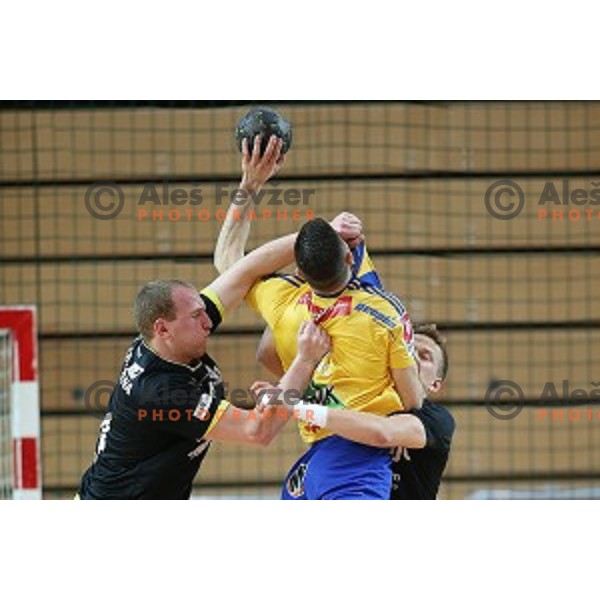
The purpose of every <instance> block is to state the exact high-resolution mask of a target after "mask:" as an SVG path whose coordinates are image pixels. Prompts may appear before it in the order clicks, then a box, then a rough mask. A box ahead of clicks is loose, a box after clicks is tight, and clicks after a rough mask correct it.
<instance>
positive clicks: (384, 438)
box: [372, 422, 397, 448]
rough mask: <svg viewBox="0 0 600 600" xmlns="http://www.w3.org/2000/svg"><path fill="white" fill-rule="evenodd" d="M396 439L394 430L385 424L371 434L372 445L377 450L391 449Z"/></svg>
mask: <svg viewBox="0 0 600 600" xmlns="http://www.w3.org/2000/svg"><path fill="white" fill-rule="evenodd" d="M396 437H397V436H396V434H395V431H394V429H393V428H392V427H389V424H388V423H387V422H385V423H382V424H381V425H380V426H379V427H378V428H377V429H376V430H375V431H374V432H373V442H372V445H373V446H376V447H377V448H391V447H393V446H394V445H395V443H396Z"/></svg>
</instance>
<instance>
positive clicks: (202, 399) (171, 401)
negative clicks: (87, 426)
mask: <svg viewBox="0 0 600 600" xmlns="http://www.w3.org/2000/svg"><path fill="white" fill-rule="evenodd" d="M172 287H173V289H176V287H175V286H172ZM200 299H201V300H202V301H203V302H204V305H205V307H206V316H207V317H208V319H210V321H207V325H208V322H210V323H211V326H210V332H214V331H215V329H216V328H217V327H218V325H219V323H220V322H221V314H220V312H219V310H218V308H217V306H216V305H215V303H214V302H213V301H212V300H211V299H210V298H209V297H208V296H206V295H204V294H200ZM223 397H224V394H223V380H222V377H221V372H220V371H219V368H218V367H217V365H216V363H215V362H214V360H213V359H212V358H211V357H210V356H209V355H208V354H204V355H202V357H201V358H199V359H197V360H196V361H195V362H192V364H185V363H176V362H172V361H169V360H165V359H164V358H161V357H160V356H159V355H158V354H157V353H156V351H155V350H153V349H152V348H151V347H150V346H149V345H148V343H147V342H146V341H144V339H143V337H142V336H140V337H139V338H137V339H136V340H135V341H134V342H133V344H132V346H131V347H130V348H129V351H128V352H127V355H126V357H125V361H124V362H123V366H122V368H121V374H120V376H119V383H118V384H117V385H116V386H115V388H114V390H113V392H112V395H111V397H110V402H109V406H108V413H107V414H106V416H105V417H104V420H103V421H102V424H101V426H100V433H99V437H98V442H97V445H96V456H95V458H94V462H93V464H92V466H91V467H90V468H89V469H88V470H87V471H86V472H85V474H84V475H83V478H82V480H81V487H80V490H79V495H80V497H81V498H82V499H96V498H99V499H108V498H131V499H134V498H139V499H142V498H165V499H186V498H189V496H190V492H191V486H192V480H193V479H194V477H195V475H196V473H197V472H198V469H199V468H200V464H201V463H202V460H203V459H204V457H205V455H206V452H207V450H208V446H209V442H208V441H206V440H204V439H203V438H204V435H205V434H206V432H207V431H208V428H209V426H210V423H211V420H212V418H214V415H216V414H217V407H218V406H219V403H220V402H221V400H222V399H223Z"/></svg>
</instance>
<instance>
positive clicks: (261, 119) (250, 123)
mask: <svg viewBox="0 0 600 600" xmlns="http://www.w3.org/2000/svg"><path fill="white" fill-rule="evenodd" d="M259 134H260V135H261V136H262V139H261V143H260V146H261V149H260V154H261V156H262V155H263V154H264V153H265V150H266V149H267V145H268V143H269V138H270V137H271V136H272V135H276V136H277V137H278V138H281V139H283V146H282V148H281V154H285V153H286V152H287V151H288V150H289V149H290V146H291V145H292V126H291V124H290V122H289V121H286V120H285V119H284V118H283V117H282V116H281V115H280V114H279V113H278V112H277V111H276V110H273V109H272V108H269V107H267V106H257V107H256V108H252V109H251V110H250V111H249V112H248V113H247V114H246V115H244V116H243V117H242V118H241V119H240V122H239V123H238V125H237V127H236V129H235V139H236V140H237V145H238V148H239V150H240V152H241V151H242V140H243V139H244V138H248V150H249V151H250V154H252V149H253V147H254V138H255V137H256V136H257V135H259Z"/></svg>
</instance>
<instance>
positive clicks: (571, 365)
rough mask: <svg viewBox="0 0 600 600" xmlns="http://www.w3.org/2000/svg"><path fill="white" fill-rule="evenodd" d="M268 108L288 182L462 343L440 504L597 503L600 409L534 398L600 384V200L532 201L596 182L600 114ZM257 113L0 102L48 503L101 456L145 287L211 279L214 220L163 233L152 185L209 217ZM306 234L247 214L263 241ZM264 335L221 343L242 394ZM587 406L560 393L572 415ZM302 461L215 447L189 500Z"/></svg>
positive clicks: (12, 261)
mask: <svg viewBox="0 0 600 600" xmlns="http://www.w3.org/2000/svg"><path fill="white" fill-rule="evenodd" d="M264 104H269V105H271V106H274V107H275V108H277V109H278V110H280V111H281V112H282V114H283V115H284V116H285V117H287V118H288V119H289V120H290V121H291V122H292V124H293V127H294V141H293V146H292V149H291V151H290V154H289V157H288V160H287V163H286V165H285V167H284V169H283V170H282V172H281V174H280V177H279V178H278V181H279V182H280V183H279V186H280V187H282V188H292V187H293V188H309V189H314V190H315V193H314V194H313V195H312V197H311V200H310V204H309V208H311V209H313V210H314V211H315V212H316V214H317V215H319V216H323V217H326V218H332V217H333V216H335V214H337V213H338V212H340V211H342V210H350V211H352V212H354V213H356V214H357V215H359V216H360V217H361V218H362V219H363V222H364V224H365V230H366V235H367V243H368V247H369V249H370V253H371V256H372V258H373V260H374V262H375V263H376V266H377V268H378V271H379V273H380V275H381V276H382V279H383V283H384V285H385V287H386V288H387V289H389V290H391V291H394V292H395V293H397V294H398V295H399V296H400V297H401V298H402V299H403V300H404V301H405V303H406V305H407V307H408V309H409V312H410V313H411V316H412V319H413V321H414V322H420V321H433V322H436V323H438V325H439V327H440V329H442V330H443V331H444V332H445V333H446V335H447V338H448V342H449V353H450V372H449V379H448V384H447V388H446V392H445V394H444V399H443V401H444V402H445V403H446V404H447V406H448V407H449V408H450V409H451V410H452V412H453V414H454V416H455V419H456V422H457V430H456V434H455V439H454V446H453V451H452V453H451V458H450V463H449V466H448V469H447V471H446V475H445V478H444V483H443V487H442V490H441V493H440V497H441V498H465V497H490V496H493V495H494V494H506V493H507V491H508V490H514V491H520V492H521V493H522V494H523V495H524V496H527V497H531V496H536V495H539V496H565V497H577V496H578V495H581V496H586V497H589V496H592V495H595V494H596V489H595V488H596V486H598V479H599V478H600V406H595V407H592V408H594V410H593V418H592V419H591V420H587V418H586V417H584V416H583V413H582V416H581V418H580V420H571V419H569V418H568V416H567V412H565V413H564V415H565V416H564V418H563V420H562V421H560V420H554V421H553V420H552V419H550V418H546V419H540V418H539V409H540V407H541V403H540V401H539V397H540V394H541V392H542V390H543V389H544V386H545V384H546V382H549V381H550V382H555V384H556V387H557V389H558V390H559V392H561V390H562V387H561V386H562V382H563V380H568V381H569V387H570V389H571V390H572V389H574V388H583V389H585V390H588V391H590V390H592V389H594V387H596V388H598V387H600V367H599V365H598V360H597V350H596V349H597V348H598V345H599V343H600V285H599V284H598V272H599V266H600V260H599V258H598V257H599V252H600V244H599V239H600V238H599V232H600V219H599V218H598V212H599V210H600V206H590V208H592V209H593V212H594V215H595V216H594V217H593V219H592V220H591V221H589V222H588V221H585V220H584V219H581V220H579V221H569V220H568V219H566V218H565V219H563V220H562V221H551V220H539V219H538V205H537V199H538V198H539V196H540V192H541V191H542V189H543V187H544V184H545V182H547V181H552V182H555V183H556V185H557V189H559V190H560V189H561V187H562V182H563V180H565V179H566V180H568V181H569V184H570V186H571V189H574V188H584V189H587V190H591V189H595V188H594V187H593V182H596V183H598V184H599V185H600V172H599V171H598V165H600V143H599V141H598V140H599V139H600V137H599V135H598V134H599V131H600V103H574V102H548V103H540V102H534V103H524V102H514V103H506V102H503V103H479V102H460V103H459V102H451V103H442V102H431V103H410V102H404V103H370V102H369V103H367V102H352V103H318V102H310V103H307V102H286V103H264ZM248 107H249V104H247V103H219V102H213V103H207V102H195V103H189V102H188V103H179V102H177V103H168V102H157V103H149V102H135V103H131V102H116V103H99V104H94V103H91V102H73V103H66V102H58V103H50V102H42V103H33V102H31V103H15V102H12V103H4V104H3V105H0V211H1V216H2V218H1V219H0V305H11V304H29V303H31V304H35V305H37V309H38V319H39V328H40V331H39V347H40V365H39V366H40V383H41V416H42V432H41V443H42V453H41V457H42V478H43V490H44V497H46V498H68V497H72V496H73V493H74V491H75V490H76V488H77V486H78V481H79V478H80V476H81V474H82V473H83V471H84V470H85V469H86V468H87V466H88V465H89V463H90V461H91V460H92V457H93V451H94V446H95V440H96V435H97V428H98V425H99V423H100V419H99V417H98V414H96V413H95V412H94V411H92V410H90V406H89V405H90V402H89V401H88V402H86V401H85V398H86V391H87V390H89V389H90V388H92V387H93V386H94V385H95V383H96V382H98V381H115V379H116V377H117V375H118V371H119V366H120V363H121V360H122V358H123V356H124V354H125V352H126V350H127V348H128V346H129V344H130V342H131V339H132V337H133V335H134V331H133V328H132V319H131V310H130V307H131V304H132V300H133V297H134V294H135V292H136V290H137V288H138V287H139V286H140V285H141V284H142V283H144V282H145V281H147V280H150V279H155V278H167V277H169V278H170V277H177V278H182V279H188V280H190V281H193V282H196V283H197V284H198V286H200V287H201V286H203V285H205V284H206V283H208V282H210V281H211V279H212V278H213V277H214V276H215V270H214V268H213V266H212V250H213V247H214V243H215V241H216V238H217V234H218V230H219V228H220V222H218V221H216V220H215V219H214V218H211V219H210V220H208V221H206V222H201V221H198V220H192V221H190V222H187V221H185V220H181V221H178V222H169V220H168V218H167V216H166V214H167V211H168V210H169V209H170V208H173V207H172V206H170V207H169V206H162V207H156V208H163V209H164V211H165V217H164V220H163V221H154V222H153V221H151V220H143V221H140V220H139V218H138V212H137V211H138V208H140V207H139V206H138V199H139V198H140V195H141V193H142V190H143V188H144V184H146V183H147V182H154V183H156V184H157V186H159V187H160V185H162V182H163V181H169V182H170V188H171V189H172V188H173V187H178V188H182V189H185V190H188V191H189V190H191V189H192V188H193V187H195V188H201V190H202V198H203V202H202V205H201V206H200V207H193V208H195V209H198V208H205V209H208V210H210V211H212V212H213V214H214V210H215V209H216V208H218V206H217V205H216V201H215V184H216V183H222V184H227V185H229V188H230V189H231V190H233V189H234V188H235V186H236V184H237V182H238V181H239V178H240V155H239V153H238V151H237V149H236V146H235V142H234V137H233V131H234V128H235V125H236V123H237V121H238V119H239V118H240V117H241V116H242V115H243V114H244V113H245V112H246V111H247V109H248ZM502 179H512V180H514V181H515V182H517V183H518V184H519V185H520V186H521V187H522V189H523V191H524V193H525V199H526V201H525V205H524V208H523V210H522V212H521V214H519V215H518V216H517V217H515V218H514V219H509V220H500V219H495V218H493V217H492V216H491V215H490V214H489V212H488V211H487V210H486V205H485V202H484V198H485V194H486V190H487V189H488V187H489V186H490V185H491V184H493V183H494V182H496V181H498V180H502ZM102 180H110V181H113V182H116V183H117V184H118V185H119V186H120V187H121V189H122V190H123V195H124V200H125V204H124V207H123V210H122V212H121V213H120V214H119V215H118V216H117V217H115V218H114V219H112V220H99V219H95V218H93V217H92V216H91V215H90V214H89V212H88V211H87V209H86V206H85V202H84V199H85V194H86V191H87V189H88V187H89V186H90V185H91V184H93V183H94V182H97V181H102ZM226 207H227V203H226V202H225V203H224V204H223V208H226ZM146 208H147V207H146ZM150 208H154V207H152V206H150ZM180 208H182V209H185V208H186V207H180ZM279 208H281V209H284V208H286V207H285V206H284V207H279ZM300 208H303V207H300ZM558 208H563V209H565V210H568V209H569V208H570V207H558ZM584 208H585V207H584ZM289 212H291V208H290V207H288V213H289ZM302 222H303V221H302V220H301V221H296V222H293V221H292V220H291V219H288V220H285V221H284V220H277V219H275V218H272V219H270V220H267V221H258V222H256V223H253V228H252V234H251V237H250V244H249V247H251V248H252V247H255V246H256V245H258V244H260V243H262V242H265V241H267V240H269V239H271V238H272V237H274V236H276V235H280V234H284V233H287V232H290V231H292V230H294V229H297V228H299V227H300V225H301V223H302ZM261 331H262V325H261V321H260V319H259V318H258V317H257V316H256V315H255V314H254V313H253V312H252V311H250V310H249V309H247V308H243V309H242V310H240V311H239V312H236V313H234V314H233V315H231V317H230V318H229V320H228V321H226V323H225V325H224V326H223V328H222V329H221V330H220V333H219V334H218V335H217V336H215V338H213V339H212V340H211V343H210V346H209V351H210V353H211V355H212V356H213V357H215V359H216V360H217V362H218V363H219V364H220V366H221V369H222V371H223V373H224V377H225V379H226V380H227V382H228V383H229V386H230V387H242V386H247V385H249V384H250V383H252V381H254V380H255V379H256V378H258V377H261V378H262V377H264V373H262V372H261V370H260V368H259V367H258V366H257V364H256V361H255V359H254V353H255V349H256V345H257V342H258V339H259V335H260V332H261ZM595 350H596V352H594V351H595ZM500 380H512V381H514V382H516V383H518V385H519V386H520V387H521V388H522V390H523V392H524V395H525V397H526V401H525V407H524V409H523V410H522V412H521V413H520V414H519V415H518V416H517V417H515V418H514V419H511V420H499V419H496V418H494V417H493V416H492V415H491V414H490V413H489V412H488V410H487V409H486V403H485V401H484V398H485V395H486V391H487V390H488V387H489V386H490V384H491V383H492V382H495V381H500ZM593 382H597V383H598V385H595V384H594V383H593ZM100 387H101V386H100ZM88 396H89V395H88ZM105 396H106V395H105ZM106 400H107V398H106V397H104V398H103V399H102V402H106ZM93 402H95V400H93V401H92V403H93ZM86 404H87V406H86ZM573 404H574V402H573V401H572V400H568V399H567V400H565V401H564V402H563V405H564V408H565V411H568V410H569V408H570V405H573ZM549 408H550V410H551V409H552V408H557V407H549ZM580 408H582V409H583V408H586V407H580ZM587 408H590V407H587ZM302 451H303V446H302V443H301V441H300V439H299V436H298V434H297V432H296V430H295V427H294V426H293V425H290V426H288V427H287V429H286V431H285V433H284V434H283V435H282V437H281V438H280V439H279V440H278V441H277V442H275V443H274V444H273V445H272V446H271V447H269V448H267V449H253V448H248V447H235V446H220V445H218V444H214V445H213V448H212V449H211V451H210V453H209V456H208V457H207V459H206V461H205V462H204V465H203V467H202V469H201V471H200V474H199V476H198V478H197V480H196V487H195V491H194V494H195V496H199V497H204V496H210V497H225V496H226V497H244V496H250V497H273V496H274V495H275V494H276V493H277V488H278V486H279V484H280V481H281V479H282V477H283V475H284V474H285V473H286V472H287V469H288V467H289V466H291V464H292V463H293V462H294V460H295V459H296V458H297V457H298V456H299V455H300V453H301V452H302ZM599 487H600V486H599ZM598 495H600V494H598Z"/></svg>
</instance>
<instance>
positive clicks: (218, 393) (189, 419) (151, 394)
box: [140, 373, 224, 439]
mask: <svg viewBox="0 0 600 600" xmlns="http://www.w3.org/2000/svg"><path fill="white" fill-rule="evenodd" d="M140 391H141V393H142V398H143V400H141V401H140V408H141V409H145V410H146V411H147V412H146V415H145V416H144V419H145V420H151V421H152V423H153V424H156V425H157V426H158V427H159V428H161V429H163V430H166V431H169V432H170V433H173V434H175V435H179V436H182V437H185V438H190V439H201V438H202V437H203V436H204V435H205V434H206V432H207V430H208V428H209V426H210V424H211V422H212V420H213V419H214V418H215V416H216V414H217V409H218V407H219V404H220V402H221V400H222V399H223V396H224V393H223V386H222V385H221V384H216V385H215V384H214V383H213V382H210V381H206V382H204V381H203V382H202V383H199V382H198V381H196V380H195V379H194V378H193V377H186V376H185V375H180V374H178V373H169V374H164V373H163V374H161V375H159V376H155V377H151V378H148V380H146V382H145V383H144V386H143V389H141V390H140Z"/></svg>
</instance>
